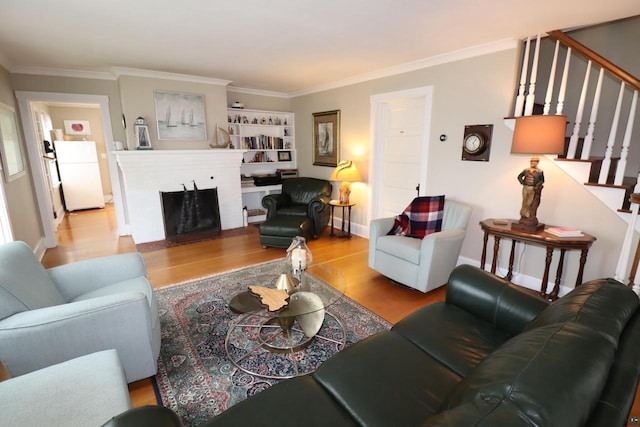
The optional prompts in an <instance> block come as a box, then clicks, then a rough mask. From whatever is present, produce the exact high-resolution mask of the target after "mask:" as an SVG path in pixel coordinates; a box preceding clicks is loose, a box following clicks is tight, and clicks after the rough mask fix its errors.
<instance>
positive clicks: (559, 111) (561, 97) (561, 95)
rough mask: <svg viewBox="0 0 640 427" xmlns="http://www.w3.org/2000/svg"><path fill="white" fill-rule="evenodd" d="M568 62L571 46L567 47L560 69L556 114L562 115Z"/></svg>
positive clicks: (569, 60)
mask: <svg viewBox="0 0 640 427" xmlns="http://www.w3.org/2000/svg"><path fill="white" fill-rule="evenodd" d="M569 62H571V48H568V49H567V57H566V58H565V59H564V70H562V80H561V81H560V91H559V92H558V105H557V106H556V114H557V115H559V116H560V115H562V111H563V110H564V96H565V94H566V93H567V78H568V76H569Z"/></svg>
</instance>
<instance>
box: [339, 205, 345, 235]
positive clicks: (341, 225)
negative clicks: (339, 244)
mask: <svg viewBox="0 0 640 427" xmlns="http://www.w3.org/2000/svg"><path fill="white" fill-rule="evenodd" d="M340 231H341V232H342V235H341V237H344V206H343V207H342V222H341V223H340Z"/></svg>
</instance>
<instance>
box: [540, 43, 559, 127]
mask: <svg viewBox="0 0 640 427" xmlns="http://www.w3.org/2000/svg"><path fill="white" fill-rule="evenodd" d="M559 48H560V42H559V41H557V40H556V49H555V51H554V52H553V62H552V63H551V71H550V72H549V84H548V86H547V95H546V96H545V98H544V110H543V112H542V114H544V115H545V116H547V115H549V111H550V110H551V98H552V97H553V86H554V84H555V81H556V65H557V63H558V49H559Z"/></svg>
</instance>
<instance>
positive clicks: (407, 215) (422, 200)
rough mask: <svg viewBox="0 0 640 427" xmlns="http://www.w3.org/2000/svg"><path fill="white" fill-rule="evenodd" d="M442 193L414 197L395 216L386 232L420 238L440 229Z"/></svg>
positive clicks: (442, 211) (442, 214) (442, 208)
mask: <svg viewBox="0 0 640 427" xmlns="http://www.w3.org/2000/svg"><path fill="white" fill-rule="evenodd" d="M443 216H444V195H442V196H424V197H416V198H415V199H413V201H412V202H411V204H409V206H407V207H406V209H405V210H404V211H402V213H401V214H400V215H397V216H396V217H395V220H394V221H393V227H391V230H389V232H388V233H387V234H395V235H400V236H409V237H415V238H418V239H422V238H424V237H425V236H427V235H429V234H431V233H436V232H438V231H442V217H443Z"/></svg>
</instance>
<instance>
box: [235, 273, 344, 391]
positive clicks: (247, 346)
mask: <svg viewBox="0 0 640 427" xmlns="http://www.w3.org/2000/svg"><path fill="white" fill-rule="evenodd" d="M288 270H289V265H288V264H287V263H286V262H285V261H283V262H282V263H276V264H275V265H274V269H273V275H266V276H265V275H262V276H260V277H256V285H259V286H265V287H272V288H275V284H276V281H277V279H278V277H279V276H280V274H282V273H288V272H289V271H288ZM345 289H346V281H345V279H344V277H343V276H342V274H341V273H340V272H339V271H337V270H335V269H333V268H331V267H329V266H327V265H324V264H317V263H316V264H312V265H311V266H310V267H309V268H308V269H307V271H306V272H305V273H303V276H302V278H301V280H300V283H299V285H298V286H297V287H296V289H295V290H294V291H292V292H291V293H290V297H289V304H288V306H287V307H286V308H284V309H282V310H279V311H277V312H269V311H268V310H266V309H264V308H262V306H261V305H260V302H259V300H258V297H256V296H253V295H251V294H248V293H247V294H245V293H243V294H239V295H236V296H235V297H234V298H233V299H232V300H231V301H230V306H231V307H232V309H234V311H236V312H238V311H247V312H245V313H243V314H241V315H240V316H239V317H238V318H237V319H236V320H235V321H234V322H233V323H232V324H231V325H230V327H229V332H228V333H227V337H226V339H225V351H226V353H227V356H228V357H229V360H231V362H233V364H234V365H235V366H236V367H238V368H239V369H241V370H242V371H244V372H246V373H249V374H252V375H257V376H261V377H266V378H274V379H282V378H292V377H295V376H299V375H305V374H307V373H310V372H313V371H314V370H315V369H316V368H317V366H318V365H319V362H321V361H324V360H326V358H328V357H329V356H330V355H332V354H334V353H336V352H337V351H339V350H341V349H342V348H344V345H345V343H346V332H345V328H344V326H343V325H342V322H340V320H339V319H338V317H336V316H335V315H334V314H332V313H330V312H328V311H327V309H329V308H330V307H331V306H332V305H333V304H335V303H336V302H337V301H339V300H340V299H341V298H342V297H343V295H344V292H345ZM320 359H321V360H320Z"/></svg>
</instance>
